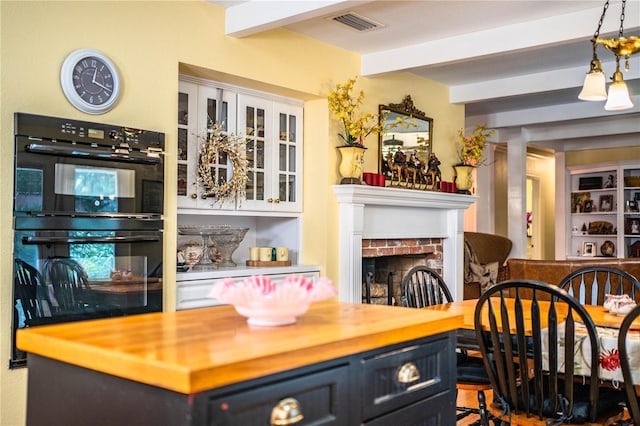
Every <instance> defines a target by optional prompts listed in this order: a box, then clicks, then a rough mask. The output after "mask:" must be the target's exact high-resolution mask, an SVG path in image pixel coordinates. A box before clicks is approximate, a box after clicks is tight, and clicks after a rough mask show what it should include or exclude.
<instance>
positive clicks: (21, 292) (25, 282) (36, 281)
mask: <svg viewBox="0 0 640 426" xmlns="http://www.w3.org/2000/svg"><path fill="white" fill-rule="evenodd" d="M13 268H14V277H13V282H14V294H13V298H14V304H16V305H17V304H19V305H20V309H21V311H22V312H23V315H24V317H25V325H27V326H28V325H30V323H31V322H32V321H33V320H35V319H37V318H43V317H50V316H51V301H50V300H49V295H48V292H47V287H46V284H45V282H44V279H43V278H42V275H40V272H39V271H38V270H37V269H36V268H34V267H33V266H31V265H29V264H28V263H27V262H25V261H24V260H22V259H18V258H16V259H14V261H13Z"/></svg>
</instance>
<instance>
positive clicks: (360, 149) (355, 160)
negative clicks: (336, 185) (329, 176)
mask: <svg viewBox="0 0 640 426" xmlns="http://www.w3.org/2000/svg"><path fill="white" fill-rule="evenodd" d="M338 150H339V151H340V156H341V158H340V168H339V171H340V175H341V176H342V180H341V181H340V184H341V185H346V184H356V185H360V184H362V165H363V164H364V152H365V151H366V150H367V148H365V147H364V146H360V145H347V146H339V147H338Z"/></svg>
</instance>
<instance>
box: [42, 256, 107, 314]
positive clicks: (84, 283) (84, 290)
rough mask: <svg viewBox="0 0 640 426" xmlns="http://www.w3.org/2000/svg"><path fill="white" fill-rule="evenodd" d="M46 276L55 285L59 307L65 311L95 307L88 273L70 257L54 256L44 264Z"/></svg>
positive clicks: (77, 310) (79, 310) (54, 290)
mask: <svg viewBox="0 0 640 426" xmlns="http://www.w3.org/2000/svg"><path fill="white" fill-rule="evenodd" d="M44 271H45V277H46V279H47V280H48V282H50V283H51V285H52V286H53V293H54V296H55V300H56V302H57V305H58V309H59V310H60V311H61V312H63V313H74V312H82V311H84V310H88V309H92V308H93V307H95V302H94V296H93V294H92V291H91V288H90V287H89V278H88V277H87V273H86V271H85V270H84V268H83V267H82V265H80V264H79V263H78V262H77V261H75V260H73V259H71V258H69V257H53V258H49V259H47V261H46V262H45V265H44Z"/></svg>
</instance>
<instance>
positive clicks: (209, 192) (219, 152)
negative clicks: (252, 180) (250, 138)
mask: <svg viewBox="0 0 640 426" xmlns="http://www.w3.org/2000/svg"><path fill="white" fill-rule="evenodd" d="M246 143H247V141H246V140H245V138H244V137H242V136H239V135H234V134H231V133H227V132H225V131H224V130H223V129H222V126H220V125H219V124H212V125H211V126H210V127H209V129H208V130H207V137H206V139H205V140H204V142H203V143H202V146H201V147H200V155H199V158H198V180H199V181H200V182H201V183H202V185H203V187H204V190H203V192H202V197H203V198H214V199H215V200H216V202H220V203H222V202H224V201H228V200H235V201H237V202H242V200H244V199H245V197H246V184H247V169H248V161H247V154H246ZM223 158H225V159H227V161H229V162H230V164H231V167H233V175H232V176H231V178H230V179H228V180H227V178H226V175H225V176H221V175H219V174H218V171H219V170H221V169H218V168H216V167H213V166H215V165H217V164H219V161H220V160H221V159H223ZM222 170H226V169H222Z"/></svg>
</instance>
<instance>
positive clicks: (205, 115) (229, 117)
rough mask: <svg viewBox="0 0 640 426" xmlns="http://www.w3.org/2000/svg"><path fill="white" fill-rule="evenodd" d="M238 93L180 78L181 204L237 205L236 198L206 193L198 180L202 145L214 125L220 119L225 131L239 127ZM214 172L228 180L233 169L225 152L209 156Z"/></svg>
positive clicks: (215, 174) (214, 177)
mask: <svg viewBox="0 0 640 426" xmlns="http://www.w3.org/2000/svg"><path fill="white" fill-rule="evenodd" d="M235 109H236V98H235V93H228V92H226V91H223V90H222V89H218V88H215V87H209V86H201V85H197V84H194V83H190V82H186V81H180V83H179V93H178V188H177V195H178V202H177V205H178V207H179V208H197V209H201V208H213V209H234V208H235V202H223V203H221V202H217V201H216V200H215V199H213V198H205V197H204V196H203V186H202V184H201V182H199V180H198V165H199V164H200V162H201V161H202V160H201V156H200V152H201V149H202V146H203V145H204V143H205V142H206V140H207V137H208V136H209V135H210V133H211V132H210V129H211V126H212V125H213V124H214V123H219V124H220V125H221V126H222V128H223V129H224V130H225V131H229V129H232V131H234V130H235V128H236V113H235ZM209 163H210V164H209V168H210V170H211V176H212V178H213V179H215V181H216V182H218V183H219V184H221V183H224V182H226V181H227V180H228V179H229V178H230V177H231V175H232V173H233V169H232V168H231V166H230V164H229V159H228V158H227V156H226V155H225V154H224V153H220V155H219V156H218V158H215V159H210V161H209Z"/></svg>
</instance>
